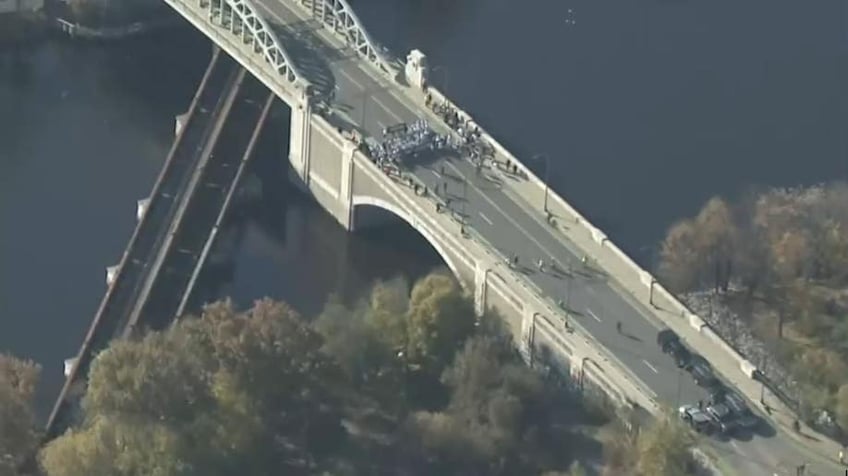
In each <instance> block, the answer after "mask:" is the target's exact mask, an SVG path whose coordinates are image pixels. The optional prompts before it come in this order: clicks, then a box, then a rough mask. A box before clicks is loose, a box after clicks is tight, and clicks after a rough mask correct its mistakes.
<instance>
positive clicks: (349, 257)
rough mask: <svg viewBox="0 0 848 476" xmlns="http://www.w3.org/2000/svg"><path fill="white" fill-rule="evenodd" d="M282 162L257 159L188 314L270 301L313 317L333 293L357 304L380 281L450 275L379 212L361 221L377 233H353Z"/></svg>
mask: <svg viewBox="0 0 848 476" xmlns="http://www.w3.org/2000/svg"><path fill="white" fill-rule="evenodd" d="M282 139H287V138H286V137H283V138H282ZM276 150H277V151H279V149H276ZM277 157H279V155H278V152H277V153H276V154H275V153H273V152H267V151H266V153H265V154H264V155H260V156H257V158H256V159H255V160H254V162H253V164H252V166H251V169H250V173H249V174H247V175H248V176H249V178H247V179H246V180H245V181H244V182H243V183H242V185H241V189H242V190H241V191H240V192H239V196H240V199H239V201H238V202H236V203H234V205H233V207H232V209H231V212H230V213H229V215H228V216H227V219H226V221H225V223H224V225H223V226H222V233H221V238H220V239H219V240H218V242H217V243H216V244H215V246H214V247H213V250H212V252H211V255H210V256H211V258H210V260H209V263H208V264H207V265H206V267H205V268H204V270H203V271H202V273H201V276H200V278H199V281H198V286H197V288H196V290H195V292H194V293H193V294H192V296H191V299H190V301H189V306H188V311H189V312H195V313H196V312H197V311H199V310H200V309H201V308H202V306H203V305H204V304H205V303H208V302H211V301H214V300H217V299H221V298H225V297H231V298H232V299H233V300H234V302H235V303H236V304H237V305H238V306H239V307H246V306H248V305H250V303H251V302H252V301H253V300H255V299H259V298H262V297H271V298H273V299H280V300H284V301H286V302H288V303H289V304H291V305H292V306H294V307H295V308H296V309H297V310H298V311H299V312H301V313H302V314H303V315H305V316H307V317H313V316H315V315H317V314H318V313H319V312H320V311H321V309H322V308H323V306H324V304H325V302H326V300H327V298H328V297H329V296H330V295H331V294H337V295H339V296H340V297H342V299H343V300H344V301H346V302H354V301H355V300H357V299H359V298H361V297H362V295H363V293H364V292H366V291H368V290H369V289H370V287H371V286H372V285H373V283H374V282H375V281H377V280H388V279H393V278H395V277H398V276H401V277H404V278H405V279H407V280H408V281H410V282H412V281H414V280H416V279H418V278H420V277H423V276H424V275H426V274H427V273H429V272H431V271H433V270H438V269H446V266H445V263H444V262H443V260H442V258H441V257H440V256H439V255H438V253H437V252H436V251H435V250H434V249H433V248H432V247H431V246H430V244H429V243H428V242H427V241H426V240H425V239H424V238H423V237H422V236H421V235H420V234H419V233H418V232H417V231H415V230H414V229H413V228H412V227H411V226H410V225H408V224H406V223H405V222H403V221H402V220H401V219H399V218H397V217H395V216H394V215H391V214H390V213H388V212H385V211H383V210H380V209H377V208H375V207H367V206H366V207H362V209H361V210H359V213H362V214H364V216H362V217H360V219H361V221H362V222H363V223H370V224H371V226H364V227H363V228H361V229H360V230H358V231H356V232H355V233H348V232H347V231H345V230H344V229H343V228H342V227H341V226H339V225H338V224H337V223H336V222H335V220H334V219H333V218H332V217H331V216H330V215H329V214H328V213H327V212H325V211H324V210H323V209H322V208H321V207H320V206H319V205H318V204H317V203H316V202H315V201H314V199H312V198H311V197H310V196H308V195H307V194H306V193H304V192H303V191H301V190H300V189H299V188H298V187H296V186H293V185H291V183H289V182H288V178H287V177H288V174H289V170H288V168H287V164H285V162H284V161H280V160H276V158H277Z"/></svg>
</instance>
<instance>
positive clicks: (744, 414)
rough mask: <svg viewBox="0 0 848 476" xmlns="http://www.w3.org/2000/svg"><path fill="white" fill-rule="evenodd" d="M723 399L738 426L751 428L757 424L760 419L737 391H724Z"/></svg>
mask: <svg viewBox="0 0 848 476" xmlns="http://www.w3.org/2000/svg"><path fill="white" fill-rule="evenodd" d="M723 401H724V404H725V405H726V406H727V408H728V409H730V412H731V413H733V416H734V418H735V419H736V422H737V424H738V425H739V427H741V428H746V429H751V428H754V427H755V426H757V425H758V424H759V422H760V419H759V418H757V416H756V415H754V413H753V412H752V411H751V409H750V408H748V404H747V403H746V402H745V400H744V399H743V398H742V397H741V396H740V395H739V394H738V393H735V392H729V391H728V392H726V393H725V394H724V399H723Z"/></svg>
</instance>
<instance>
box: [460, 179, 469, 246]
mask: <svg viewBox="0 0 848 476" xmlns="http://www.w3.org/2000/svg"><path fill="white" fill-rule="evenodd" d="M467 201H468V180H467V179H465V180H463V181H462V211H460V216H459V220H460V227H459V228H460V231H461V232H462V234H463V235H465V202H467Z"/></svg>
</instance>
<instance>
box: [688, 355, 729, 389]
mask: <svg viewBox="0 0 848 476" xmlns="http://www.w3.org/2000/svg"><path fill="white" fill-rule="evenodd" d="M686 370H688V371H689V373H690V374H691V375H692V378H694V379H695V383H697V384H698V385H700V386H701V387H704V388H708V389H709V388H715V387H719V386H720V385H721V383H720V382H719V381H718V379H717V378H716V376H715V374H714V373H713V368H712V367H711V366H710V363H709V362H707V360H706V359H705V358H703V357H701V356H700V355H696V354H693V355H692V357H691V359H690V361H689V365H687V366H686Z"/></svg>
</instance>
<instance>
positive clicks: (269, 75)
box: [164, 0, 309, 105]
mask: <svg viewBox="0 0 848 476" xmlns="http://www.w3.org/2000/svg"><path fill="white" fill-rule="evenodd" d="M164 1H165V3H167V4H168V5H169V6H170V7H171V8H173V9H174V10H175V11H177V12H178V13H179V14H180V15H182V16H183V18H185V19H186V20H188V21H189V22H190V23H192V24H193V25H194V26H195V27H197V29H199V30H200V31H202V32H203V33H205V34H206V35H207V36H209V37H210V38H213V39H214V42H215V44H217V45H218V46H219V47H221V49H223V50H224V51H226V52H227V54H229V55H230V56H232V57H233V58H236V59H237V60H238V62H239V63H241V65H242V66H244V67H245V68H247V70H248V71H250V72H251V74H253V75H254V76H255V77H257V78H258V79H259V80H261V81H262V82H263V83H265V85H266V86H268V88H269V89H271V90H272V91H274V93H275V94H276V95H277V96H279V97H280V98H283V99H284V100H285V101H286V102H287V103H288V104H290V105H297V104H301V103H302V102H303V100H305V98H306V92H307V91H308V89H309V82H308V81H307V80H306V79H305V78H304V77H303V76H302V74H300V72H298V71H297V68H296V67H295V65H294V63H293V62H291V59H290V58H289V56H288V53H286V52H285V50H284V49H283V47H282V45H281V44H280V43H279V40H278V39H277V37H276V35H275V34H274V33H273V30H272V29H271V28H270V26H268V24H267V22H265V20H264V19H262V17H261V16H260V15H258V14H255V10H253V11H254V14H255V15H256V21H255V24H256V25H259V27H261V28H260V29H261V30H262V31H263V32H265V33H264V34H263V35H260V36H259V38H257V39H256V40H255V41H247V40H246V39H245V38H246V37H249V35H248V34H247V33H249V31H248V30H247V29H245V28H243V26H242V27H240V26H239V23H238V22H233V21H232V17H225V14H224V10H223V9H222V8H221V5H222V2H227V4H228V5H229V4H230V2H233V1H234V0H164ZM243 5H244V7H246V6H248V5H250V6H251V8H254V9H255V7H252V4H243ZM233 11H234V12H235V13H240V12H244V11H246V10H245V9H244V8H242V9H241V10H233ZM240 14H241V13H240ZM269 42H271V43H269Z"/></svg>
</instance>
